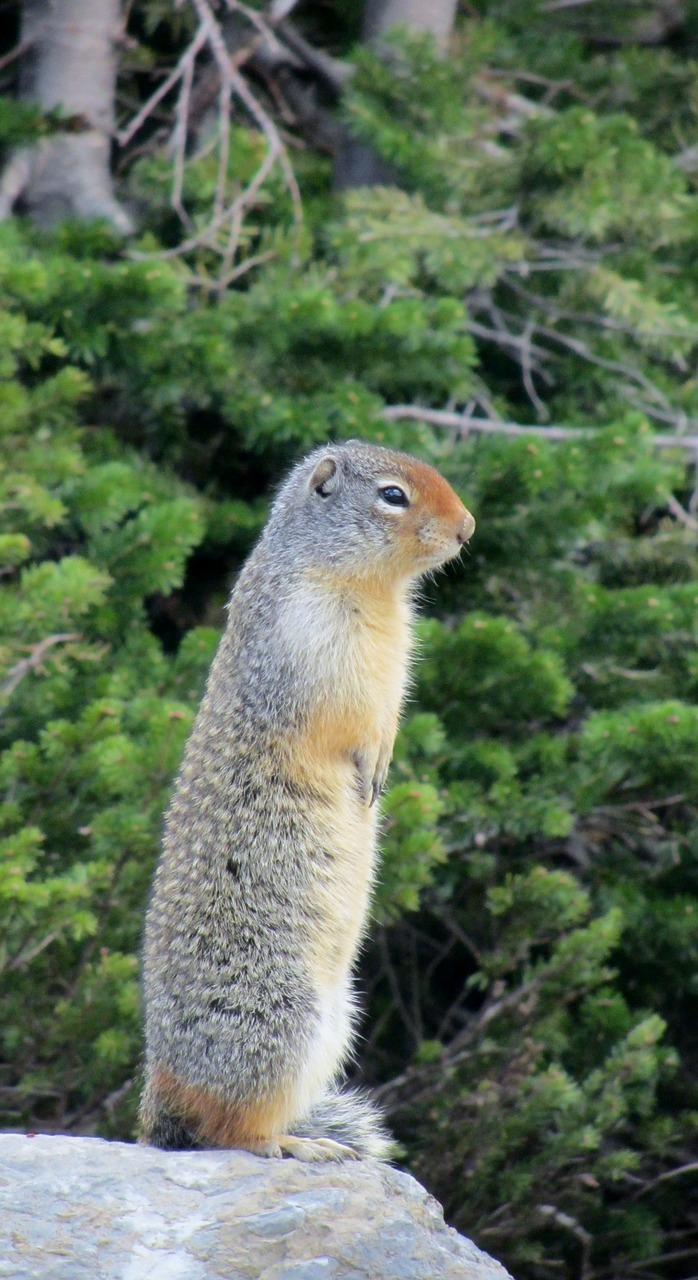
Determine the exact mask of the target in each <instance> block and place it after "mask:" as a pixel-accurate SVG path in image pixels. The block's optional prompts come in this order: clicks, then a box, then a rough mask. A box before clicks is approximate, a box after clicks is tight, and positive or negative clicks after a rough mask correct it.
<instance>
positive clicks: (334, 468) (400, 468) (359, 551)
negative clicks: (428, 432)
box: [270, 440, 475, 580]
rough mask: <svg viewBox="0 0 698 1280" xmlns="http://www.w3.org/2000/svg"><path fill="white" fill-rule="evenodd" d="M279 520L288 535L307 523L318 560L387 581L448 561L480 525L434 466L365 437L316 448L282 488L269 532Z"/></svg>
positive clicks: (312, 553)
mask: <svg viewBox="0 0 698 1280" xmlns="http://www.w3.org/2000/svg"><path fill="white" fill-rule="evenodd" d="M279 519H281V520H282V521H283V522H284V523H285V524H286V530H287V534H288V536H289V539H290V538H291V530H292V529H293V532H294V533H296V531H298V532H300V529H301V527H302V529H303V532H304V534H306V535H307V545H308V552H309V555H310V557H311V559H312V561H313V563H315V564H317V563H318V562H321V563H322V564H323V565H326V566H327V567H328V568H330V569H334V570H336V571H337V572H338V573H340V574H346V575H348V576H352V577H353V576H356V577H370V578H376V577H379V578H381V577H383V578H385V579H386V580H390V579H393V580H400V579H411V578H417V577H419V576H420V575H421V574H424V573H428V572H429V571H430V570H432V569H436V568H438V567H439V565H442V564H445V563H446V561H447V560H450V559H452V558H453V557H454V556H457V555H458V553H459V552H460V551H461V549H462V547H463V546H464V544H465V543H466V542H467V541H468V539H469V538H470V537H471V535H472V533H473V530H474V528H475V521H474V519H473V517H472V516H471V514H470V512H469V511H468V510H467V509H466V508H465V507H464V506H463V503H462V502H461V500H460V498H458V497H457V495H456V494H455V493H454V492H453V489H452V488H451V486H450V485H449V484H448V483H447V481H446V480H444V478H443V476H441V475H439V473H438V471H435V470H434V468H433V467H430V466H428V465H427V464H426V463H424V462H420V461H419V460H418V459H417V458H412V457H410V456H409V455H408V454H405V453H397V452H394V451H393V450H391V449H384V448H382V447H380V446H379V445H373V444H367V443H364V442H363V441H360V440H350V441H348V442H347V443H346V444H339V445H328V446H327V447H326V448H321V449H316V450H315V451H314V452H313V453H311V454H310V455H309V456H308V457H307V458H305V460H304V461H303V462H301V463H299V465H298V466H297V467H296V468H294V470H293V471H292V473H291V475H290V476H289V478H288V480H287V481H286V483H285V484H284V486H283V487H282V489H281V491H280V493H279V496H278V498H277V501H276V503H275V506H274V511H273V514H272V519H271V521H270V533H271V531H272V527H273V526H277V522H278V520H279ZM292 541H293V543H294V544H295V546H296V547H298V542H299V539H298V538H297V537H293V539H292ZM303 558H305V557H303Z"/></svg>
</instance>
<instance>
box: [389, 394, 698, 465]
mask: <svg viewBox="0 0 698 1280" xmlns="http://www.w3.org/2000/svg"><path fill="white" fill-rule="evenodd" d="M383 417H384V418H385V419H386V421H387V422H403V421H411V422H427V423H429V424H430V425H431V426H433V427H445V428H447V429H448V430H451V431H455V432H456V433H457V434H458V437H459V438H460V439H464V438H465V437H466V436H467V435H469V434H470V433H471V432H472V433H473V434H475V435H477V434H479V435H492V436H496V435H500V436H512V437H513V436H540V437H541V439H543V440H550V441H556V442H557V441H563V440H591V439H593V438H594V436H595V435H597V433H598V428H595V427H561V426H557V425H556V424H554V423H551V424H550V426H545V427H541V426H536V425H532V426H525V425H523V424H522V423H520V422H500V421H498V420H497V419H495V418H477V417H474V416H473V415H471V414H461V413H449V412H447V411H446V410H443V409H426V408H422V407H421V406H420V405H415V404H393V405H386V407H385V408H384V409H383ZM686 422H687V425H690V426H692V427H698V419H696V418H688V419H687V420H686ZM652 446H653V448H655V449H685V450H686V451H687V452H691V453H695V454H696V455H697V456H698V435H678V434H676V435H675V434H672V435H669V434H666V435H665V434H661V433H657V434H655V435H653V436H652Z"/></svg>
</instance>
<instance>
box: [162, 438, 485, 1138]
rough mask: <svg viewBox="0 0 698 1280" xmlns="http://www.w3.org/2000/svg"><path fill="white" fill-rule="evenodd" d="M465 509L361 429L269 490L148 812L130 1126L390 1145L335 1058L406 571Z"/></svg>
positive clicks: (460, 530)
mask: <svg viewBox="0 0 698 1280" xmlns="http://www.w3.org/2000/svg"><path fill="white" fill-rule="evenodd" d="M474 527H475V522H474V520H473V518H472V516H471V515H470V513H469V512H468V511H466V509H465V507H464V506H463V504H462V502H461V501H460V499H459V498H457V497H456V495H455V493H454V492H453V490H452V489H451V487H450V486H449V485H448V484H447V483H446V481H445V480H444V479H443V477H442V476H440V475H439V473H438V472H437V471H435V470H434V469H433V468H432V467H429V466H427V465H426V464H425V463H423V462H419V461H417V460H416V459H415V458H411V457H409V456H408V455H406V454H402V453H394V452H392V451H391V450H388V449H383V448H380V447H379V446H377V445H372V444H365V443H361V442H360V441H350V442H349V443H347V444H341V445H328V446H327V447H326V448H321V449H317V450H316V451H315V452H313V453H311V454H310V455H309V457H307V458H306V459H305V460H304V461H303V462H301V463H299V464H298V465H297V466H296V467H295V468H294V470H293V471H292V472H291V474H290V475H289V477H288V479H287V480H286V482H285V484H284V485H283V486H282V488H281V489H280V491H279V493H278V496H277V498H276V501H275V503H274V505H273V508H272V511H271V515H270V518H269V521H268V523H267V525H266V528H265V530H264V532H263V534H262V537H261V539H260V541H259V543H258V545H257V547H256V548H255V550H254V551H253V552H252V555H251V556H250V558H249V560H248V561H247V563H246V564H245V566H244V568H243V570H242V572H241V574H240V577H239V579H238V582H237V585H236V587H235V589H234V591H233V594H232V598H231V601H230V606H229V615H228V624H227V627H226V630H225V633H224V635H223V638H222V640H221V643H220V646H219V649H218V652H217V654H216V657H215V659H214V661H213V664H212V667H211V672H210V675H209V679H208V684H207V686H206V691H205V694H204V697H203V700H202V703H201V708H200V710H199V714H198V717H197V720H196V723H195V725H194V728H193V731H192V734H191V737H190V739H189V742H188V745H187V748H186V752H185V756H184V762H183V764H182V768H181V771H180V774H179V777H178V780H177V784H176V788H175V792H174V797H173V799H172V802H171V805H170V808H169V811H168V814H167V818H166V822H165V837H164V848H163V852H162V856H161V859H160V862H159V865H158V868H157V871H156V875H155V882H154V888H153V894H152V899H151V902H150V906H149V909H148V913H147V921H146V933H145V948H144V997H145V1015H146V1066H145V1089H144V1094H143V1100H142V1104H141V1125H142V1138H143V1140H144V1141H146V1142H150V1143H153V1144H154V1145H156V1146H161V1147H169V1148H181V1147H193V1146H222V1147H242V1148H244V1149H246V1150H248V1151H253V1152H257V1153H259V1154H262V1155H274V1156H278V1155H281V1154H283V1153H286V1154H288V1155H293V1156H297V1157H298V1158H300V1159H305V1160H332V1159H347V1158H351V1157H355V1156H363V1155H373V1156H378V1157H379V1158H380V1157H386V1156H387V1155H388V1154H389V1150H390V1142H389V1139H388V1136H387V1134H386V1133H385V1131H384V1129H383V1126H382V1123H381V1119H380V1116H379V1114H378V1112H377V1111H376V1110H375V1109H374V1107H373V1105H372V1104H371V1103H370V1102H369V1101H368V1100H367V1099H366V1098H364V1097H363V1096H362V1095H361V1094H360V1093H358V1092H352V1091H343V1092H340V1090H339V1089H338V1086H337V1077H338V1073H339V1072H340V1070H341V1068H342V1064H343V1062H344V1061H345V1060H346V1057H347V1055H348V1053H349V1051H350V1048H351V1042H352V1035H353V1031H352V1027H353V1023H354V1022H355V1013H356V1004H355V997H354V994H353V991H352V968H353V965H354V961H355V959H356V954H357V950H358V948H359V945H360V943H361V939H362V935H363V933H364V929H365V926H366V917H367V909H368V902H369V895H370V892H371V883H372V880H373V877H374V868H375V858H376V835H377V806H376V804H375V801H376V798H377V796H378V794H379V792H380V790H381V787H382V786H383V783H384V781H385V777H386V773H387V770H388V764H389V762H390V757H391V753H392V748H393V742H394V739H395V733H396V730H397V723H398V717H399V713H400V704H401V701H402V698H403V694H404V690H405V683H406V679H407V675H408V667H409V662H410V649H411V620H412V613H413V604H412V597H413V591H414V583H415V582H416V580H417V579H418V578H419V577H420V576H421V575H423V574H425V573H428V572H429V571H430V570H433V569H435V568H437V567H438V566H439V565H442V564H444V563H445V562H446V561H447V560H450V559H451V558H452V557H453V556H456V555H457V554H458V552H459V551H460V550H461V548H462V546H463V544H464V543H465V542H466V541H467V539H468V538H469V537H470V535H471V534H472V532H473V529H474Z"/></svg>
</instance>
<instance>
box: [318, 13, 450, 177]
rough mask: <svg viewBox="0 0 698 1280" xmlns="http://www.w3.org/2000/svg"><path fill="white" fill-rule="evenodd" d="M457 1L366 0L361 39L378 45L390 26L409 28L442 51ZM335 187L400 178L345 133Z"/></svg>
mask: <svg viewBox="0 0 698 1280" xmlns="http://www.w3.org/2000/svg"><path fill="white" fill-rule="evenodd" d="M456 3H457V0H366V5H365V8H364V17H363V24H362V38H363V40H364V41H366V42H367V43H368V44H372V45H374V46H376V47H377V48H379V47H380V43H381V40H382V39H383V37H384V36H385V35H386V34H387V33H388V31H390V30H391V28H392V27H396V26H402V27H408V28H409V29H410V30H411V31H423V32H425V33H428V34H430V35H432V36H433V37H434V39H435V40H436V42H437V44H438V45H439V46H440V47H441V48H442V49H444V50H445V48H446V45H447V43H448V39H449V36H450V34H451V31H452V30H453V22H454V18H455V14H456ZM334 183H335V187H336V188H337V189H338V190H340V191H343V190H346V189H347V188H349V187H371V186H397V185H399V177H398V174H397V172H396V170H395V169H394V167H393V166H392V165H390V164H387V163H386V161H385V160H381V158H380V156H377V155H376V153H375V151H374V150H373V148H372V147H370V146H369V145H368V143H366V142H361V141H360V140H359V139H358V138H354V137H352V136H351V134H349V133H345V135H344V137H343V138H342V141H341V144H340V146H339V149H338V152H337V157H336V160H335V169H334Z"/></svg>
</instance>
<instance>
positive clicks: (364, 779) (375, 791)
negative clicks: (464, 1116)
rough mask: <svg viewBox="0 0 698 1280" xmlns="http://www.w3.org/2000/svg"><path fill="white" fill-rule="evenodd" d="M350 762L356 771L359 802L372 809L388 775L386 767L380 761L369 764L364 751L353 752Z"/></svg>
mask: <svg viewBox="0 0 698 1280" xmlns="http://www.w3.org/2000/svg"><path fill="white" fill-rule="evenodd" d="M352 760H353V763H354V768H355V770H356V784H357V789H358V792H359V795H360V797H361V801H362V803H363V804H367V805H368V807H369V809H372V808H373V806H374V804H375V803H376V800H377V799H378V797H379V795H380V793H381V791H382V790H383V787H384V786H385V779H386V777H387V774H388V765H387V764H384V763H383V762H382V761H381V760H380V759H379V760H378V762H377V763H376V764H375V765H372V764H370V763H369V759H368V755H367V753H366V752H364V751H355V752H354V754H353V756H352Z"/></svg>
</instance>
